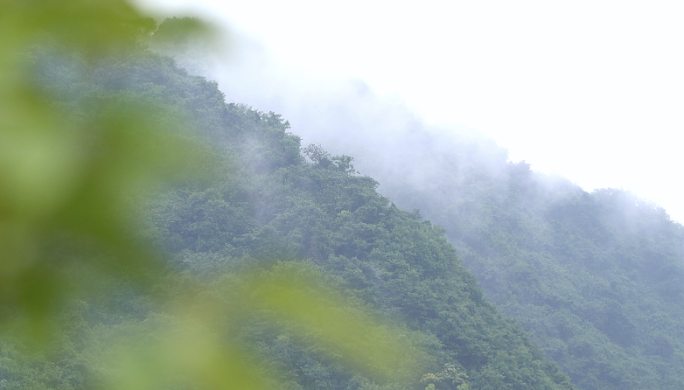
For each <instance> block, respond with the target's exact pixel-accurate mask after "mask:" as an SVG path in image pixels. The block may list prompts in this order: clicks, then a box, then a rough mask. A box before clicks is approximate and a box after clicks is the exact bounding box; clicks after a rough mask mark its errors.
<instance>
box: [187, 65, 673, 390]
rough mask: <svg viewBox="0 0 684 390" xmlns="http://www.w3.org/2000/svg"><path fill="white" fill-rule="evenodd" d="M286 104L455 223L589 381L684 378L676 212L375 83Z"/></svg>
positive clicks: (511, 296) (403, 199)
mask: <svg viewBox="0 0 684 390" xmlns="http://www.w3.org/2000/svg"><path fill="white" fill-rule="evenodd" d="M185 57H187V56H185ZM179 58H180V59H181V60H182V59H183V58H184V57H183V56H182V55H181V56H180V57H179ZM257 65H258V62H257ZM218 73H220V72H218ZM302 83H303V84H306V80H302ZM227 85H232V84H230V83H227ZM266 89H267V90H268V88H266ZM322 90H323V89H322ZM250 91H251V89H250ZM225 92H226V93H227V94H228V95H229V96H230V94H231V92H232V91H230V90H226V91H225ZM242 94H243V95H245V94H246V92H245V91H242ZM246 95H247V96H252V97H253V96H257V95H258V94H257V93H256V92H254V93H247V94H246ZM237 96H240V94H237ZM268 96H269V95H268V94H267V95H266V98H264V99H262V101H263V102H264V103H268V102H269V100H279V99H273V98H271V99H268ZM275 96H278V95H275ZM341 96H342V97H343V98H340V97H341ZM255 101H259V100H258V99H256V100H255ZM276 107H281V108H282V109H283V110H287V111H288V112H290V113H291V114H290V115H292V119H293V120H295V119H296V120H297V122H296V123H295V125H296V127H297V128H298V129H299V131H300V134H301V135H302V136H303V137H304V138H305V139H307V140H311V141H312V142H316V143H321V144H323V145H326V146H327V148H328V149H329V150H331V151H334V153H336V154H350V155H353V156H354V157H355V165H356V167H357V169H358V170H359V171H360V172H362V173H363V174H367V175H369V176H371V177H373V178H375V179H376V180H378V182H379V183H380V186H379V187H378V191H379V192H380V193H381V194H383V195H385V196H387V197H388V198H390V199H391V200H392V202H394V203H395V204H396V205H397V206H398V207H400V208H402V209H405V210H413V209H418V210H420V212H421V214H422V215H423V216H424V217H426V218H428V219H430V220H431V221H433V222H435V223H437V224H439V225H441V226H443V227H444V228H445V229H446V236H447V238H448V239H449V241H450V242H451V243H452V244H453V245H455V246H456V248H457V255H458V256H459V258H461V259H462V260H463V263H464V265H465V266H466V267H467V268H469V270H470V271H471V272H473V273H474V274H475V275H476V276H477V278H478V281H479V283H480V286H481V287H482V288H483V290H484V291H485V294H486V296H487V297H488V298H489V299H490V300H492V301H493V302H495V303H496V305H497V306H498V307H499V308H500V310H502V311H503V312H504V313H506V314H508V315H511V316H514V317H515V318H517V319H518V320H519V321H520V322H521V323H522V324H523V327H524V328H525V329H526V330H527V331H529V332H530V333H531V335H532V338H533V340H534V342H535V343H536V344H537V345H539V346H540V347H542V349H543V350H544V351H545V354H546V356H548V357H550V358H552V359H554V360H555V361H556V362H558V363H559V364H560V365H561V367H562V368H563V370H565V371H566V372H568V373H569V374H570V375H571V378H572V380H573V383H575V384H576V385H578V386H579V387H580V388H582V389H587V390H589V389H639V388H643V387H653V386H655V387H658V388H666V389H680V388H684V383H682V380H683V379H682V378H684V349H682V348H683V345H682V343H683V342H684V337H683V336H684V335H683V334H682V332H683V330H682V329H684V328H682V327H681V326H680V325H679V324H681V323H682V319H684V318H682V317H683V316H684V311H683V307H682V305H683V301H684V297H683V296H682V286H684V276H683V271H682V268H683V267H684V249H683V248H684V233H682V226H681V225H679V224H677V223H674V222H672V221H670V220H669V218H668V216H667V215H666V214H665V213H664V211H663V210H662V209H659V208H658V207H656V206H655V205H652V204H650V203H648V202H646V201H644V200H640V199H637V198H636V197H634V196H633V195H631V194H629V193H627V192H625V191H622V190H616V189H603V190H598V191H595V192H593V193H587V192H585V191H583V190H582V189H581V188H579V187H578V186H577V185H574V184H573V183H571V182H569V181H568V180H566V179H563V178H559V177H551V176H546V175H542V174H539V173H536V172H532V171H530V169H529V166H527V165H526V164H525V163H512V162H509V161H507V151H506V150H504V149H502V148H499V147H498V146H496V145H495V143H494V142H493V141H492V140H490V139H487V138H486V137H484V136H482V135H480V134H478V133H476V132H474V131H463V130H456V129H434V128H431V127H430V126H427V125H425V124H424V123H423V122H422V121H421V120H420V119H419V118H417V117H416V116H415V115H414V114H412V113H411V112H410V110H408V109H407V108H406V107H405V105H403V104H402V103H401V102H395V101H393V100H390V101H388V100H387V99H384V98H381V97H378V96H377V95H375V94H373V93H372V92H371V91H370V90H369V88H368V87H367V86H365V85H364V84H363V83H359V85H355V84H354V85H350V86H349V90H339V91H338V90H332V91H330V92H320V91H319V92H318V95H315V96H312V97H308V100H304V103H301V102H292V101H287V102H284V103H282V104H280V106H277V105H276ZM491 115H497V113H494V112H493V113H491ZM550 130H552V129H550ZM311 141H310V142H311ZM578 158H581V156H578Z"/></svg>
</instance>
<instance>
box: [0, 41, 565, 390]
mask: <svg viewBox="0 0 684 390" xmlns="http://www.w3.org/2000/svg"><path fill="white" fill-rule="evenodd" d="M36 63H37V68H38V69H39V70H40V77H41V78H40V79H39V81H40V83H41V84H42V88H46V89H48V90H49V91H51V93H52V94H53V96H54V97H55V101H54V104H55V105H56V106H58V107H60V108H62V109H64V110H65V112H67V114H68V115H73V116H74V117H75V118H80V117H87V115H86V113H87V112H88V109H89V103H90V102H92V101H95V100H97V99H99V98H102V96H103V94H104V95H106V96H107V98H108V99H113V101H116V98H117V96H119V97H126V98H127V99H130V98H131V97H133V98H135V99H139V101H140V102H145V104H147V105H149V106H150V107H154V106H158V107H161V108H164V109H167V110H170V112H174V113H175V115H174V116H173V117H160V118H158V120H159V121H162V122H163V123H169V125H170V124H171V123H172V122H173V123H182V124H183V125H184V127H185V129H186V131H187V136H188V137H189V138H192V139H198V138H199V139H201V140H203V141H201V142H204V143H205V144H206V145H208V146H207V147H208V148H209V150H210V151H211V154H212V156H213V157H214V159H215V160H218V161H221V162H222V163H223V165H222V166H221V167H219V168H218V169H216V167H213V171H215V176H214V177H213V181H210V182H207V180H205V179H206V178H198V180H196V181H193V180H189V181H187V182H186V183H185V184H184V185H181V186H179V187H176V188H174V189H172V190H169V191H167V192H166V193H165V194H163V195H162V196H160V197H159V198H158V199H157V200H156V201H155V202H154V203H153V204H152V205H150V206H147V205H146V206H145V207H144V208H143V207H142V206H141V210H140V214H141V215H143V216H145V217H146V218H147V222H145V223H142V225H141V227H140V232H138V233H137V234H138V235H142V236H144V237H145V239H146V240H147V241H148V242H151V243H153V245H155V246H156V248H158V249H159V250H160V251H161V252H163V253H165V254H166V255H167V256H168V258H170V259H171V260H169V266H170V267H172V268H173V269H176V270H178V271H179V272H180V273H181V275H183V274H185V275H194V276H196V277H200V278H203V280H205V282H206V283H207V284H208V285H211V284H212V283H213V282H214V281H215V280H216V279H217V278H222V277H224V278H225V277H229V278H230V277H232V276H231V275H236V276H234V277H235V278H238V276H237V275H238V274H239V270H242V269H244V268H249V267H254V266H261V267H264V268H265V269H274V268H277V267H282V266H283V265H282V264H286V263H287V262H304V263H308V264H310V266H311V267H313V268H314V269H315V270H317V271H318V272H320V273H322V274H323V275H324V277H325V278H326V280H327V281H328V283H329V284H331V285H334V286H338V287H339V288H340V289H342V290H343V291H344V294H345V295H346V296H348V297H349V298H348V299H349V300H351V301H353V300H358V301H360V302H364V304H365V305H367V306H368V307H370V308H372V309H374V310H375V311H377V312H378V313H379V314H378V316H379V317H381V318H383V319H384V321H387V322H389V323H394V324H398V325H395V326H397V327H398V328H399V329H403V330H402V331H401V332H404V333H403V334H406V337H408V338H411V339H414V340H416V341H417V343H418V344H419V345H420V346H422V348H423V349H425V350H426V354H427V355H425V358H424V361H422V362H421V364H422V372H420V374H419V375H416V376H414V377H412V378H409V379H406V380H404V381H402V382H399V383H396V382H391V381H390V382H389V383H388V384H376V383H374V382H372V381H371V380H369V378H367V377H363V376H362V375H359V374H356V373H354V372H353V371H351V370H350V369H349V368H347V367H344V366H343V365H340V364H338V363H337V362H336V361H335V360H334V359H332V358H330V357H329V356H328V355H326V354H325V345H324V344H314V345H313V346H308V347H306V346H302V345H300V344H298V343H297V342H295V341H293V340H295V339H296V337H295V336H293V335H291V334H290V333H288V331H287V328H285V329H283V328H278V329H274V328H273V327H270V326H269V325H268V323H267V322H263V321H262V322H260V321H258V320H255V321H254V322H251V323H247V324H243V329H242V331H241V332H240V336H239V340H237V341H235V342H238V341H239V342H240V343H245V344H246V345H249V346H251V347H252V348H254V349H255V350H256V351H257V355H259V356H260V357H261V359H262V360H266V362H267V363H266V364H265V367H264V368H263V369H264V370H265V371H268V372H269V373H273V375H276V376H277V378H279V380H280V383H281V385H282V387H283V388H291V389H376V388H383V387H384V388H414V389H422V388H426V387H427V388H431V389H455V388H458V389H461V390H464V389H481V390H486V389H511V390H523V389H524V390H527V389H571V388H572V386H571V385H570V382H569V380H568V378H567V376H566V375H565V374H564V373H563V372H561V371H560V370H559V369H558V368H557V367H556V365H555V364H554V363H552V362H549V361H548V360H546V359H545V358H544V357H543V355H542V353H541V351H540V350H539V349H538V348H537V347H536V346H535V345H534V344H533V343H532V342H531V341H530V339H529V337H528V335H527V334H526V333H525V332H524V331H523V330H522V329H521V327H520V326H519V325H518V324H517V323H516V322H515V321H514V320H511V319H507V318H504V317H503V316H501V315H500V314H499V312H498V310H497V309H496V308H495V307H494V306H493V305H492V304H490V303H488V301H487V300H486V299H485V298H484V297H483V295H482V292H481V290H480V289H479V287H478V286H477V282H476V280H475V278H474V277H473V276H472V275H471V274H470V273H469V272H468V271H467V270H466V269H465V268H464V267H463V266H462V265H461V264H460V260H459V259H458V257H457V256H456V252H455V250H454V248H453V247H452V246H451V245H450V244H449V243H448V242H447V240H446V239H445V237H444V231H443V230H442V229H441V228H439V227H435V226H434V225H432V224H431V223H430V222H429V221H426V220H424V219H422V218H421V217H420V215H419V214H418V213H411V212H406V211H402V210H400V209H399V208H397V207H395V206H394V205H393V204H392V203H391V202H390V201H389V200H388V199H387V198H385V197H383V196H381V195H379V194H378V193H377V192H376V187H377V186H378V183H377V182H376V181H375V180H373V179H371V178H370V177H367V176H361V175H358V174H356V173H355V171H354V169H353V167H352V165H351V158H349V157H346V156H341V157H333V156H330V155H328V154H327V153H326V152H325V151H324V150H323V149H322V148H321V147H316V146H313V147H308V148H305V149H303V150H302V149H300V140H299V138H298V137H297V136H295V135H293V134H291V133H289V132H288V127H289V126H288V124H287V123H286V122H285V123H284V122H283V120H282V119H281V118H280V116H278V115H276V114H274V113H269V114H264V113H261V112H259V111H256V110H253V109H251V108H248V107H245V106H241V105H236V104H226V103H225V102H224V98H223V95H222V94H221V93H220V92H219V91H218V89H217V87H216V84H214V83H211V82H208V81H206V80H205V79H203V78H201V77H195V76H190V75H188V74H187V72H185V71H184V70H182V69H179V68H177V67H176V66H175V65H174V63H173V60H171V59H170V58H167V57H163V56H159V55H156V54H153V53H151V52H149V51H147V50H145V49H143V48H137V49H136V50H132V49H130V50H128V49H127V50H122V51H121V52H119V53H117V55H116V56H112V57H110V58H103V59H102V60H101V61H100V62H99V63H97V64H95V65H92V66H90V65H89V66H87V67H86V66H85V65H84V64H83V63H81V62H80V61H79V59H78V58H65V57H60V56H57V55H55V54H54V53H51V52H50V50H45V51H42V52H41V51H39V52H38V53H36ZM196 163H198V164H199V163H201V162H196ZM180 284H182V278H181V283H179V282H178V279H177V278H171V280H169V281H166V282H165V283H163V284H162V285H160V286H157V287H156V289H157V290H159V291H164V292H165V293H166V294H171V295H173V294H174V293H177V292H178V291H180V290H177V289H179V288H180V287H178V286H177V285H180ZM110 298H111V299H112V300H114V301H115V304H112V303H110V304H109V306H107V307H101V306H100V304H101V303H102V302H99V301H98V300H96V299H85V301H83V302H80V303H78V304H76V305H75V307H74V308H72V311H71V312H70V313H69V315H70V316H71V317H73V320H72V321H71V322H70V324H72V325H73V329H72V332H70V333H68V334H66V335H65V337H67V340H65V341H64V343H63V344H64V346H63V349H62V350H61V351H60V352H59V353H57V354H55V355H51V356H47V357H45V358H43V359H42V360H41V359H38V360H37V361H30V360H24V358H23V357H22V355H21V354H20V353H18V352H17V349H15V347H13V346H12V341H11V340H3V341H2V343H0V362H1V363H2V364H1V365H0V387H1V388H3V389H20V388H59V389H81V388H94V387H97V386H98V384H99V383H100V382H98V381H99V380H100V377H101V376H102V375H104V373H106V372H107V370H108V367H106V366H103V365H102V364H101V363H99V362H94V361H93V358H92V357H93V356H95V352H96V351H97V349H98V348H103V346H102V344H98V343H97V342H98V340H99V339H98V337H102V336H103V335H105V339H106V338H107V335H108V334H121V333H123V334H125V333H126V332H130V329H142V330H143V331H145V329H146V328H145V327H146V326H148V325H149V323H153V322H154V321H159V317H158V316H155V307H154V305H151V304H149V302H148V301H147V300H146V299H145V298H144V296H140V295H139V294H138V293H136V292H135V291H130V290H128V289H126V288H124V287H122V288H121V289H120V290H119V292H118V293H117V294H116V295H115V296H112V297H110ZM113 307H114V308H115V310H113V311H111V309H112V308H113ZM107 309H110V310H107ZM71 317H70V318H71ZM417 356H420V355H417ZM174 388H176V387H174Z"/></svg>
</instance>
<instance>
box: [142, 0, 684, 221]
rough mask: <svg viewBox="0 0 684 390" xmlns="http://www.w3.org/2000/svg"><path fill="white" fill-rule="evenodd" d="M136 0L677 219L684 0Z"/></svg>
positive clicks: (683, 131)
mask: <svg viewBox="0 0 684 390" xmlns="http://www.w3.org/2000/svg"><path fill="white" fill-rule="evenodd" d="M141 1H142V0H141ZM144 2H145V3H147V4H164V6H165V7H167V9H168V10H169V11H168V12H170V13H176V14H180V13H182V12H183V11H185V12H187V11H188V10H193V11H192V12H196V13H198V14H199V15H202V16H203V17H204V18H214V19H215V20H216V21H217V22H219V23H222V24H225V25H227V26H228V28H229V29H233V31H241V32H242V33H244V34H247V35H249V36H251V37H253V38H254V39H256V40H258V41H260V42H261V43H262V44H263V46H264V47H265V48H266V49H267V50H268V51H269V52H270V53H272V55H273V57H274V58H276V59H277V60H278V61H279V62H280V63H282V64H283V65H284V66H285V67H287V68H290V69H297V70H299V71H300V72H302V73H304V74H307V75H310V76H311V77H312V78H316V79H318V80H340V79H349V78H354V79H361V80H363V81H365V82H366V83H367V84H368V85H369V86H370V87H371V88H373V89H374V90H375V91H377V92H378V93H379V94H381V95H393V98H395V99H396V98H397V97H398V98H400V99H402V100H403V101H404V102H405V103H406V105H407V106H408V107H409V108H410V109H412V110H414V111H415V112H416V113H417V114H418V115H419V116H420V117H422V118H423V120H425V121H426V122H427V123H430V124H439V125H449V126H465V127H469V128H472V129H475V130H479V131H481V132H483V133H485V134H487V135H488V136H490V137H492V138H493V139H494V140H496V141H497V142H498V144H499V145H501V146H503V147H505V148H507V149H508V150H509V155H510V159H511V160H513V161H519V160H526V161H527V162H528V163H530V164H531V165H532V169H534V170H538V171H542V172H553V173H558V174H561V175H563V176H565V177H567V178H568V179H570V180H572V181H574V182H576V183H577V184H579V185H580V186H582V187H583V188H584V189H585V190H588V191H589V190H592V189H594V188H603V187H617V188H624V189H628V190H632V191H634V192H635V193H636V194H637V195H639V196H640V197H644V198H647V199H651V200H653V201H655V202H657V203H658V204H660V205H662V206H663V207H665V209H666V210H667V211H668V212H669V213H670V215H671V216H672V217H673V219H676V220H678V221H684V184H682V177H681V176H682V175H681V174H682V170H683V169H682V168H683V167H684V153H681V152H680V149H681V147H682V146H684V145H683V144H684V143H683V141H682V140H683V139H684V71H683V70H684V23H682V20H683V19H684V2H681V1H664V2H657V1H640V2H635V1H624V0H623V1H598V0H593V1H578V0H573V1H551V0H546V1H483V0H477V1H425V0H424V1H421V2H418V1H412V2H401V1H396V0H395V1H371V0H364V1H356V0H353V1H350V0H346V1H344V2H342V1H340V2H332V1H303V0H296V1H282V0H280V1H267V0H241V1H226V0H222V1H219V0H216V1H213V0H193V1H188V0H144ZM255 108H259V107H255ZM293 130H294V131H295V133H296V127H295V128H294V129H293Z"/></svg>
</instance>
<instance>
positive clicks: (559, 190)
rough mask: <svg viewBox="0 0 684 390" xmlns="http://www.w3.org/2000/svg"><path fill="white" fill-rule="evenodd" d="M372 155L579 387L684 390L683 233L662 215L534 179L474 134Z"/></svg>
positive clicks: (621, 195)
mask: <svg viewBox="0 0 684 390" xmlns="http://www.w3.org/2000/svg"><path fill="white" fill-rule="evenodd" d="M364 156H365V155H364ZM366 157H367V158H368V159H367V160H365V161H363V163H362V164H359V169H361V170H363V171H364V172H367V173H369V174H371V175H373V176H374V177H376V178H377V179H378V180H380V182H381V183H382V186H381V187H380V189H379V190H380V192H381V193H383V194H384V195H385V196H388V197H390V199H392V200H393V201H394V202H395V203H396V204H397V205H398V206H399V207H401V208H404V209H408V210H411V209H420V211H421V213H422V215H424V216H425V217H426V218H429V219H430V220H431V221H433V222H435V223H437V224H439V225H441V226H443V227H444V228H445V229H446V235H447V238H448V239H449V241H450V242H451V243H452V244H454V246H455V247H456V251H457V254H458V256H459V257H460V258H461V259H463V263H464V265H465V266H466V267H467V268H468V269H469V270H470V271H471V272H473V273H474V274H475V275H476V277H477V278H478V281H479V283H480V286H481V288H482V289H483V290H484V291H485V295H486V296H487V297H488V298H489V299H491V300H492V301H493V302H494V303H495V304H496V305H497V307H498V308H500V309H501V310H502V312H504V313H505V314H507V315H511V316H513V317H515V318H517V319H518V320H519V321H520V322H521V324H522V325H523V328H524V329H525V330H527V331H528V332H529V333H530V334H531V336H532V340H533V341H534V342H535V343H536V344H537V345H539V346H540V347H541V348H542V349H543V351H544V353H545V354H546V356H548V357H549V358H551V359H553V360H554V361H556V362H557V363H558V364H559V365H560V367H561V368H562V369H563V370H564V371H566V372H567V373H568V374H569V375H570V377H571V379H572V382H573V383H574V384H575V385H577V386H578V387H579V388H581V389H586V390H594V389H623V390H624V389H641V388H647V387H655V388H659V389H673V390H674V389H681V388H684V327H682V326H681V324H682V323H683V322H682V321H684V227H682V225H680V224H678V223H675V222H673V221H671V220H670V219H669V217H668V215H667V214H666V213H665V211H664V210H662V209H661V208H659V207H657V206H656V205H653V204H651V203H649V202H647V201H644V200H641V199H638V198H637V197H635V196H634V195H632V194H630V193H628V192H625V191H623V190H618V189H602V190H596V191H594V192H592V193H587V192H585V191H583V190H582V189H581V188H579V187H578V186H577V185H574V184H573V183H570V182H569V181H567V180H565V179H562V178H559V177H551V176H547V175H543V174H540V173H537V172H533V171H531V170H530V168H529V166H528V165H527V164H525V163H524V162H520V163H513V162H509V161H507V154H506V151H505V150H503V149H501V148H498V147H497V146H496V145H495V144H494V143H493V142H492V141H490V140H487V139H485V138H484V137H482V136H477V135H475V134H470V135H468V134H463V135H460V136H454V137H450V138H449V137H446V136H439V135H434V134H433V135H431V134H430V133H427V132H413V133H406V134H404V139H403V140H402V141H398V142H397V145H396V148H395V149H389V150H388V151H387V152H386V153H379V155H378V156H373V155H371V156H365V158H366Z"/></svg>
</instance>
